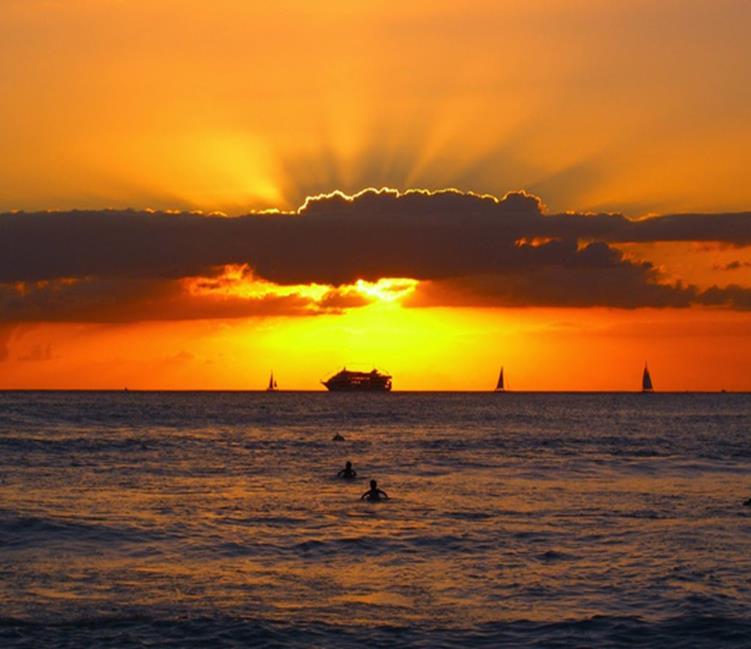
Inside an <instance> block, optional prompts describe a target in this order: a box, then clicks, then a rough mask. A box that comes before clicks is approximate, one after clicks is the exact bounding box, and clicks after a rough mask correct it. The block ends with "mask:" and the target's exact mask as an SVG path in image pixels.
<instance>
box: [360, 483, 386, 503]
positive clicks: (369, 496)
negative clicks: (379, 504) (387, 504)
mask: <svg viewBox="0 0 751 649" xmlns="http://www.w3.org/2000/svg"><path fill="white" fill-rule="evenodd" d="M382 498H383V499H384V500H388V499H389V495H388V494H387V493H386V492H385V491H383V490H382V489H379V488H378V483H377V482H376V481H375V480H371V481H370V489H368V490H367V491H366V492H365V493H364V494H363V495H362V496H360V500H381V499H382Z"/></svg>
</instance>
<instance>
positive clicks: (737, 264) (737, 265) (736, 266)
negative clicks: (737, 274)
mask: <svg viewBox="0 0 751 649" xmlns="http://www.w3.org/2000/svg"><path fill="white" fill-rule="evenodd" d="M713 268H714V270H740V269H741V268H751V262H748V261H739V260H737V259H736V260H734V261H731V262H728V263H727V264H715V265H714V266H713Z"/></svg>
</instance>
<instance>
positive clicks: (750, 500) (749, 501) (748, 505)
mask: <svg viewBox="0 0 751 649" xmlns="http://www.w3.org/2000/svg"><path fill="white" fill-rule="evenodd" d="M743 505H744V506H745V507H751V498H749V499H748V500H747V501H746V502H745V503H743Z"/></svg>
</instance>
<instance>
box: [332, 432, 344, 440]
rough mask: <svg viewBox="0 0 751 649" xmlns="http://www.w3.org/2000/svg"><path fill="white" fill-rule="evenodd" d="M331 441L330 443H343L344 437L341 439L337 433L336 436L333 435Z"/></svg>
mask: <svg viewBox="0 0 751 649" xmlns="http://www.w3.org/2000/svg"><path fill="white" fill-rule="evenodd" d="M331 441H332V442H343V441H344V437H342V436H341V435H340V434H339V433H337V434H336V435H334V436H333V437H332V438H331Z"/></svg>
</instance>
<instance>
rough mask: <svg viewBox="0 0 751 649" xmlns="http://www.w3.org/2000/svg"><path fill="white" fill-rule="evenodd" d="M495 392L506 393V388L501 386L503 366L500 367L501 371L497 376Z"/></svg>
mask: <svg viewBox="0 0 751 649" xmlns="http://www.w3.org/2000/svg"><path fill="white" fill-rule="evenodd" d="M495 391H496V392H505V391H506V388H505V387H504V385H503V366H501V371H500V373H499V374H498V383H496V386H495Z"/></svg>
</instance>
